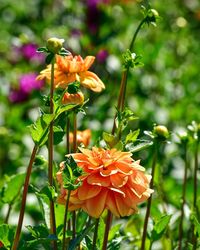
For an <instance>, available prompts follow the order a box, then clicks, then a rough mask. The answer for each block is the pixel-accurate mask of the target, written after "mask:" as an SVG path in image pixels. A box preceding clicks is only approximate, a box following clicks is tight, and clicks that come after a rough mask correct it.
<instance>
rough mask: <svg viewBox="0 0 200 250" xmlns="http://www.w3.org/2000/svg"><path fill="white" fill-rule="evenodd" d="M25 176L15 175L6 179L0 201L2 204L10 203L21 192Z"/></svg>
mask: <svg viewBox="0 0 200 250" xmlns="http://www.w3.org/2000/svg"><path fill="white" fill-rule="evenodd" d="M24 177H25V174H16V175H13V176H11V177H10V178H8V181H7V182H6V183H5V185H4V187H3V189H2V194H1V196H2V197H1V200H2V201H3V202H4V203H9V204H10V203H12V202H13V201H14V200H15V199H16V198H17V197H18V196H19V192H20V190H21V187H22V185H23V184H24Z"/></svg>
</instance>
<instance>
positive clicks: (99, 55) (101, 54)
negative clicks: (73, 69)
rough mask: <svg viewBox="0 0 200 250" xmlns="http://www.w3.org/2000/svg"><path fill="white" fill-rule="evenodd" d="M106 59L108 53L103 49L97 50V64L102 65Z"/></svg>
mask: <svg viewBox="0 0 200 250" xmlns="http://www.w3.org/2000/svg"><path fill="white" fill-rule="evenodd" d="M107 57H108V51H107V50H105V49H101V50H99V52H98V53H97V55H96V58H97V61H98V62H99V63H104V62H105V61H106V59H107Z"/></svg>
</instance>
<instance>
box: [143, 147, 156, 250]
mask: <svg viewBox="0 0 200 250" xmlns="http://www.w3.org/2000/svg"><path fill="white" fill-rule="evenodd" d="M157 150H158V149H157V144H155V145H154V156H153V162H152V169H151V176H152V179H151V182H150V188H153V185H154V175H155V168H156V163H157V155H158V151H157ZM151 201H152V195H151V196H150V197H149V199H148V202H147V210H146V215H145V220H144V227H143V234H142V244H141V248H140V249H141V250H145V241H146V236H147V226H148V220H149V216H150V211H151Z"/></svg>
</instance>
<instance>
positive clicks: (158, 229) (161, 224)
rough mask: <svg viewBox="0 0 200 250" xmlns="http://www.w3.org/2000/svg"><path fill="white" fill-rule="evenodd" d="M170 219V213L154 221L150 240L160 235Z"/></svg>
mask: <svg viewBox="0 0 200 250" xmlns="http://www.w3.org/2000/svg"><path fill="white" fill-rule="evenodd" d="M170 219H171V215H164V216H162V217H161V218H160V219H159V220H158V221H156V223H155V225H154V227H153V230H152V232H151V240H152V241H156V240H159V239H160V238H161V237H162V235H163V234H164V232H165V230H166V228H167V226H168V224H169V221H170Z"/></svg>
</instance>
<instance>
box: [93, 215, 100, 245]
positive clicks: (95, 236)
mask: <svg viewBox="0 0 200 250" xmlns="http://www.w3.org/2000/svg"><path fill="white" fill-rule="evenodd" d="M98 227H99V218H98V219H96V223H95V229H94V235H93V243H92V250H95V249H96V242H97V236H98Z"/></svg>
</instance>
